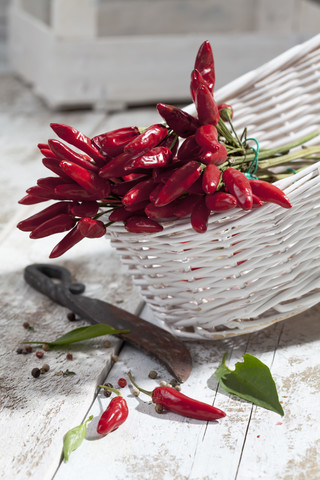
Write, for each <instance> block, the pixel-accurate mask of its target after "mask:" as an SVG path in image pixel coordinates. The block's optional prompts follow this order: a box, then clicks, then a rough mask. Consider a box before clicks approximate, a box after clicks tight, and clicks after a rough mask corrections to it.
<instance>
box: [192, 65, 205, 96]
mask: <svg viewBox="0 0 320 480" xmlns="http://www.w3.org/2000/svg"><path fill="white" fill-rule="evenodd" d="M205 84H206V82H205V81H204V79H203V78H202V75H201V73H200V72H199V71H198V70H193V72H192V73H191V81H190V92H191V96H192V99H193V101H194V100H195V98H196V92H197V90H198V88H199V87H200V85H205Z"/></svg>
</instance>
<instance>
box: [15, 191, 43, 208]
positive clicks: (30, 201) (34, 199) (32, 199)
mask: <svg viewBox="0 0 320 480" xmlns="http://www.w3.org/2000/svg"><path fill="white" fill-rule="evenodd" d="M46 201H47V198H44V197H38V196H37V195H32V194H30V193H28V194H27V195H25V196H24V197H22V198H21V199H20V200H19V201H18V203H20V205H35V204H36V203H41V202H46Z"/></svg>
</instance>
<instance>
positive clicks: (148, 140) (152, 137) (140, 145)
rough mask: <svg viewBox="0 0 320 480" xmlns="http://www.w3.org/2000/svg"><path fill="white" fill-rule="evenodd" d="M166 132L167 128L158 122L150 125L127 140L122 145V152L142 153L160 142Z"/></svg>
mask: <svg viewBox="0 0 320 480" xmlns="http://www.w3.org/2000/svg"><path fill="white" fill-rule="evenodd" d="M167 133H168V131H167V128H166V127H164V126H163V125H161V124H160V123H157V124H155V125H151V126H150V127H148V128H147V129H146V130H145V131H144V132H143V133H141V134H140V135H138V136H137V137H136V138H134V139H133V140H132V141H131V142H129V143H128V144H127V145H126V146H125V147H124V152H126V153H129V154H133V155H135V154H139V155H142V154H143V153H146V152H148V151H149V150H151V149H152V148H154V147H156V146H157V145H158V144H159V143H161V142H162V140H164V139H165V137H166V136H167Z"/></svg>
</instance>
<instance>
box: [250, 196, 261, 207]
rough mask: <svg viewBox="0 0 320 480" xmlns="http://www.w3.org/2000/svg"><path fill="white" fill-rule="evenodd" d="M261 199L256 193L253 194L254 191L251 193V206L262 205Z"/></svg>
mask: <svg viewBox="0 0 320 480" xmlns="http://www.w3.org/2000/svg"><path fill="white" fill-rule="evenodd" d="M262 205H263V201H262V200H261V198H259V197H258V195H255V194H254V193H253V194H252V208H259V207H262Z"/></svg>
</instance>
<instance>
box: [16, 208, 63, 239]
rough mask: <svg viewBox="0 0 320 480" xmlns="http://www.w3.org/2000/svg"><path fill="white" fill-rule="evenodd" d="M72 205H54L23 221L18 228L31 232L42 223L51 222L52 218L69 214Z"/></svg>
mask: <svg viewBox="0 0 320 480" xmlns="http://www.w3.org/2000/svg"><path fill="white" fill-rule="evenodd" d="M70 205H72V203H71V202H57V203H54V204H53V205H50V206H49V207H47V208H45V209H43V210H41V211H40V212H38V213H35V214H34V215H31V217H28V218H26V219H25V220H22V221H21V222H19V223H18V225H17V227H18V228H19V230H22V231H23V232H31V231H32V230H34V229H35V228H36V227H38V226H39V225H41V223H44V222H45V221H46V220H49V219H50V218H52V217H55V216H56V215H59V214H61V213H67V212H68V210H69V208H70Z"/></svg>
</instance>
